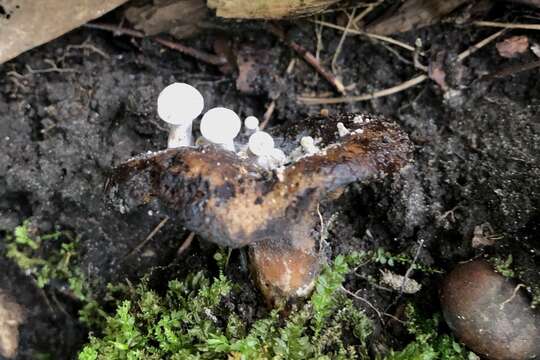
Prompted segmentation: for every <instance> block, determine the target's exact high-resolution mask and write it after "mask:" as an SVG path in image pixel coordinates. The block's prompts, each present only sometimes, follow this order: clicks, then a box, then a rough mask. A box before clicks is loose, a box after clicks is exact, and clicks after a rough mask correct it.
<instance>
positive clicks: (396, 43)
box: [311, 20, 415, 52]
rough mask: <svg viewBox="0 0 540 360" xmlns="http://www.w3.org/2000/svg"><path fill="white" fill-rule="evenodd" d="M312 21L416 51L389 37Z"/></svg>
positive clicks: (412, 47)
mask: <svg viewBox="0 0 540 360" xmlns="http://www.w3.org/2000/svg"><path fill="white" fill-rule="evenodd" d="M311 21H312V22H314V23H316V24H320V25H324V26H326V27H329V28H332V29H336V30H341V31H344V32H347V33H349V34H354V35H363V36H367V37H368V38H371V39H376V40H380V41H385V42H387V43H390V44H394V45H397V46H400V47H402V48H404V49H407V50H409V51H411V52H414V50H415V48H414V46H411V45H409V44H406V43H404V42H402V41H399V40H396V39H392V38H391V37H389V36H384V35H377V34H371V33H368V32H365V31H361V30H355V29H347V28H344V27H343V26H339V25H336V24H332V23H329V22H326V21H321V20H311Z"/></svg>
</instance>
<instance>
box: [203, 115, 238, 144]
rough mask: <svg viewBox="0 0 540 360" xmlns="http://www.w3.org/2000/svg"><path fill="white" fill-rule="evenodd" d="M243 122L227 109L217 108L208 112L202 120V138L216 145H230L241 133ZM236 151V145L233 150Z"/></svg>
mask: <svg viewBox="0 0 540 360" xmlns="http://www.w3.org/2000/svg"><path fill="white" fill-rule="evenodd" d="M241 127H242V121H241V120H240V118H239V117H238V115H237V114H236V113H235V112H234V111H232V110H230V109H227V108H224V107H216V108H213V109H210V110H208V111H207V112H206V113H205V114H204V116H203V118H202V120H201V134H202V136H203V137H204V138H205V139H206V140H208V141H210V142H213V143H215V144H222V145H227V146H226V147H227V148H230V145H231V144H233V140H234V138H235V137H236V136H237V135H238V133H239V132H240V128H241ZM229 150H234V144H233V149H229Z"/></svg>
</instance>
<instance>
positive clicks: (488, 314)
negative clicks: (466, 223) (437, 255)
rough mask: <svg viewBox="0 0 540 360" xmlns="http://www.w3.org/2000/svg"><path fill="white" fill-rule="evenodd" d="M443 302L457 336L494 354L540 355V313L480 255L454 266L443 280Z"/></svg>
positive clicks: (496, 357) (495, 359) (504, 358)
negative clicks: (480, 257)
mask: <svg viewBox="0 0 540 360" xmlns="http://www.w3.org/2000/svg"><path fill="white" fill-rule="evenodd" d="M441 305H442V310H443V314H444V318H445V320H446V322H447V323H448V326H449V327H450V328H451V329H452V331H453V332H454V333H455V334H456V336H457V337H458V339H459V340H461V341H462V342H463V343H464V344H465V345H467V346H468V347H469V348H471V349H472V350H473V351H475V352H476V353H478V354H482V355H484V356H486V358H488V359H492V360H511V359H512V360H520V359H537V358H540V316H539V315H538V313H535V312H534V310H533V309H532V308H531V307H530V302H529V300H528V299H527V296H526V294H525V293H524V291H523V289H522V288H521V286H519V285H517V284H515V283H514V282H512V281H510V280H508V279H506V278H505V277H504V276H502V275H500V274H498V273H496V272H495V271H494V270H493V269H492V268H491V266H490V265H489V264H488V263H487V262H486V261H484V260H473V261H469V262H466V263H462V264H459V265H457V266H456V268H455V269H454V270H452V272H451V273H450V274H448V276H447V277H446V279H445V280H444V283H443V286H442V289H441Z"/></svg>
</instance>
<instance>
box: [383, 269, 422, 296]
mask: <svg viewBox="0 0 540 360" xmlns="http://www.w3.org/2000/svg"><path fill="white" fill-rule="evenodd" d="M381 274H382V278H381V282H382V283H383V284H384V285H387V286H390V287H391V288H392V289H394V290H396V291H403V293H404V294H415V293H417V292H419V291H420V289H421V288H422V285H420V284H419V283H418V282H417V281H416V280H414V279H411V278H409V277H405V276H403V275H398V274H394V273H393V272H391V271H390V270H381Z"/></svg>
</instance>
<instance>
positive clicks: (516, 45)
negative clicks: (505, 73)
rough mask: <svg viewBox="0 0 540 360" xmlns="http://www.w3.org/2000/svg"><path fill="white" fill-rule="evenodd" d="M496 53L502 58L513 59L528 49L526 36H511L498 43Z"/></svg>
mask: <svg viewBox="0 0 540 360" xmlns="http://www.w3.org/2000/svg"><path fill="white" fill-rule="evenodd" d="M496 47H497V51H498V52H499V55H501V56H502V57H504V58H513V57H516V56H518V55H519V54H523V53H524V52H525V51H527V49H528V48H529V38H527V37H526V36H523V35H521V36H512V37H509V38H508V39H504V40H503V41H501V42H498V43H497V45H496Z"/></svg>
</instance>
